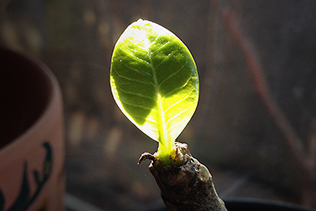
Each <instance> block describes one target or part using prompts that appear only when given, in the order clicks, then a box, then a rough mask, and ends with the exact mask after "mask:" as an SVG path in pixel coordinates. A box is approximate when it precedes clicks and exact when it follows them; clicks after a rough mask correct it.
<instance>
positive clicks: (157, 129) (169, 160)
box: [110, 19, 226, 211]
mask: <svg viewBox="0 0 316 211" xmlns="http://www.w3.org/2000/svg"><path fill="white" fill-rule="evenodd" d="M110 84H111V89H112V93H113V97H114V99H115V102H116V103H117V105H118V107H119V108H120V109H121V111H122V112H123V113H124V115H125V116H126V117H127V118H128V119H129V120H130V121H131V122H132V123H133V124H134V125H135V126H136V127H138V128H139V129H140V130H141V131H142V132H144V133H145V134H146V135H148V136H149V137H150V138H152V139H153V140H155V141H157V142H158V150H157V152H156V153H154V154H153V155H152V154H150V153H143V154H142V155H141V157H140V159H139V161H138V164H139V163H141V162H142V161H143V160H145V159H150V160H152V162H151V164H150V166H149V169H150V172H151V173H152V174H153V176H154V177H155V179H156V182H157V184H158V186H159V187H160V190H161V195H162V199H163V201H164V203H165V205H166V207H167V209H168V210H181V211H185V210H196V211H199V210H216V211H220V210H226V208H225V205H224V203H223V201H222V200H221V199H220V198H219V197H218V195H217V193H216V190H215V188H214V184H213V181H212V176H211V174H210V173H209V171H208V169H207V168H206V167H205V166H204V165H202V164H201V163H199V161H198V160H197V159H195V158H194V157H193V156H192V155H191V154H190V152H189V149H188V146H187V145H186V144H183V143H179V142H176V138H177V137H178V136H179V135H180V133H181V132H182V131H183V129H184V128H185V127H186V125H187V124H188V122H189V121H190V119H191V117H192V115H193V113H194V111H195V109H196V107H197V103H198V98H199V79H198V73H197V68H196V64H195V62H194V59H193V57H192V55H191V53H190V51H189V50H188V48H187V47H186V46H185V45H184V43H183V42H182V41H181V40H180V39H179V38H178V37H177V36H176V35H174V34H173V33H172V32H170V31H169V30H167V29H165V28H164V27H162V26H160V25H158V24H156V23H153V22H151V21H146V20H141V19H140V20H138V21H136V22H134V23H132V24H131V25H130V26H128V27H127V29H126V30H125V31H124V32H123V34H122V35H121V36H120V38H119V40H118V41H117V43H116V45H115V48H114V51H113V55H112V60H111V72H110Z"/></svg>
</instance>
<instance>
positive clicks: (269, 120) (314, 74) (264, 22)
mask: <svg viewBox="0 0 316 211" xmlns="http://www.w3.org/2000/svg"><path fill="white" fill-rule="evenodd" d="M315 11H316V1H313V0H310V1H308V0H302V1H296V0H289V1H286V2H285V1H282V0H277V1H275V0H268V1H267V0H255V1H245V0H231V1H220V0H217V1H216V0H211V1H207V0H200V1H194V0H172V1H170V0H128V1H126V0H115V1H114V0H28V1H25V0H2V1H1V3H0V44H1V45H2V46H6V47H9V48H11V49H15V50H17V51H23V52H27V53H30V54H33V55H35V56H36V57H38V58H39V59H41V60H42V61H43V62H44V63H45V64H46V65H47V66H48V67H49V68H50V69H51V70H52V71H53V72H54V74H55V75H56V77H57V79H58V80H59V83H60V86H61V89H62V92H63V96H64V107H65V128H66V147H67V148H66V165H65V168H66V172H67V188H66V191H67V193H68V194H70V195H72V196H75V197H77V198H78V199H80V200H83V201H86V202H88V203H90V204H93V205H95V206H97V207H100V208H101V209H103V210H153V209H155V208H159V207H162V206H163V203H162V200H161V199H160V192H159V189H158V187H157V185H156V183H155V181H154V178H153V177H152V176H151V174H150V172H149V170H148V169H147V165H148V162H144V163H142V165H141V166H137V165H136V163H137V160H138V158H139V156H140V154H141V153H143V152H145V151H148V152H151V153H154V152H155V151H156V149H157V143H156V142H154V141H152V140H151V139H150V138H148V137H147V136H145V135H144V134H142V132H140V131H139V130H138V129H137V128H136V127H134V126H133V125H132V124H131V123H130V122H129V121H128V120H127V118H125V117H124V116H123V115H122V113H121V112H120V111H119V110H118V107H117V106H116V105H115V103H114V100H113V98H112V95H111V92H110V86H109V68H110V61H111V53H112V50H113V48H114V45H115V43H116V41H117V39H118V37H119V36H120V34H121V33H122V32H123V31H124V29H125V28H126V27H127V26H128V25H129V24H130V23H132V22H134V21H136V20H137V19H139V18H142V19H148V20H151V21H154V22H156V23H158V24H160V25H162V26H164V27H166V28H168V29H169V30H171V31H172V32H174V33H175V34H176V35H177V36H178V37H179V38H180V39H181V40H182V41H183V42H184V43H185V44H186V45H187V46H188V48H189V49H190V51H191V53H192V54H193V57H194V58H195V60H196V63H197V66H198V72H199V76H200V101H199V105H198V108H197V111H196V113H195V115H194V117H193V118H192V120H191V122H190V123H189V125H188V126H187V127H186V129H185V130H184V132H183V133H182V134H181V135H180V137H179V138H178V141H179V142H185V143H188V144H189V147H190V151H191V153H192V154H193V156H194V157H196V158H197V159H199V161H200V162H201V163H204V164H205V165H207V166H208V168H209V170H210V171H211V173H212V175H213V179H214V182H215V186H216V188H217V190H218V192H219V195H220V196H221V197H222V198H224V199H226V198H231V197H233V198H235V197H251V198H259V199H273V200H281V201H286V202H291V203H297V204H304V205H306V206H314V207H315V206H316V205H315V203H314V205H313V204H312V203H311V200H309V199H308V198H310V197H314V198H315V195H314V196H311V194H313V192H314V194H315V193H316V191H315V190H314V191H313V188H312V189H311V188H309V190H307V189H308V188H307V189H306V187H308V186H310V184H312V185H314V188H316V185H315V179H313V176H314V177H315V178H316V173H315V160H316V156H315V154H316V150H315V140H316V138H315V137H316V136H315V133H316V130H315V128H316V127H315V125H316V124H315V117H316V12H315ZM225 14H226V16H227V17H229V18H228V20H227V21H226V25H225ZM230 24H233V25H234V26H235V27H236V28H237V29H238V30H239V31H240V32H241V34H242V37H243V39H244V40H246V41H247V43H249V44H250V45H251V48H250V49H252V50H251V51H249V52H248V53H251V54H252V55H253V57H254V58H255V59H256V61H257V62H258V65H259V66H260V68H261V71H262V74H263V75H264V77H265V79H266V82H267V85H268V90H270V93H271V96H272V98H273V99H274V100H275V103H276V104H277V106H278V107H279V108H280V110H281V111H282V114H284V116H285V117H286V120H287V122H288V123H290V125H291V126H292V127H293V128H292V132H294V133H296V134H297V136H298V137H299V139H297V141H298V142H300V144H301V145H302V148H303V150H302V152H303V153H302V154H303V155H304V156H306V157H308V158H310V159H305V160H304V159H303V163H302V161H300V159H297V157H295V156H294V155H293V149H292V148H291V147H289V146H288V144H287V143H288V142H287V141H286V140H287V138H286V137H284V135H283V133H282V129H281V130H280V125H278V123H275V121H274V119H275V117H273V115H271V112H270V111H269V110H268V109H266V106H265V103H264V99H262V97H260V95H259V94H258V91H257V89H256V82H255V81H254V80H253V78H252V77H251V68H250V69H249V61H248V63H247V61H246V60H245V55H244V53H243V51H242V50H241V48H242V45H243V44H238V42H236V36H237V35H236V33H235V32H229V30H230V26H231V25H230ZM237 39H238V38H237ZM0 59H1V58H0ZM249 70H250V71H249ZM0 71H1V70H0ZM281 127H282V126H281ZM294 151H295V150H294ZM306 160H308V161H310V163H308V162H305V161H306ZM304 162H305V164H306V163H308V165H306V166H309V168H310V170H311V171H310V172H309V174H308V175H309V176H306V172H304V170H302V169H301V168H300V166H302V165H303V166H304ZM306 184H307V185H306ZM310 189H311V190H310Z"/></svg>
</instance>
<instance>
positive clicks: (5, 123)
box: [0, 48, 65, 211]
mask: <svg viewBox="0 0 316 211" xmlns="http://www.w3.org/2000/svg"><path fill="white" fill-rule="evenodd" d="M0 99H1V101H0V102H1V103H0V117H1V118H0V211H4V210H5V211H7V210H8V211H11V210H12V211H13V210H51V211H56V210H63V209H64V207H63V194H64V186H65V184H64V181H65V179H64V170H63V169H64V132H63V109H62V97H61V92H60V89H59V86H58V83H57V81H56V79H55V77H54V76H53V74H52V73H51V72H50V71H49V69H48V68H47V67H46V66H45V65H44V64H43V63H41V62H40V61H38V60H36V59H34V58H31V57H30V56H26V55H24V54H20V53H17V52H14V51H11V50H8V49H5V48H0Z"/></svg>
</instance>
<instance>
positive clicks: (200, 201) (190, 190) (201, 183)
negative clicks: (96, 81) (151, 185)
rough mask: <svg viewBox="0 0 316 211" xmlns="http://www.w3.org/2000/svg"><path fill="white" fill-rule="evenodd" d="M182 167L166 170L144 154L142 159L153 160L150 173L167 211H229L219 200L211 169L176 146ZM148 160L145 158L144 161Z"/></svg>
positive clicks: (166, 167) (170, 167) (185, 146)
mask: <svg viewBox="0 0 316 211" xmlns="http://www.w3.org/2000/svg"><path fill="white" fill-rule="evenodd" d="M175 146H176V148H177V150H176V151H177V153H181V155H180V156H179V157H181V159H183V161H184V162H183V163H184V164H183V165H179V166H174V165H173V166H166V165H164V164H163V163H162V162H161V161H160V160H158V159H155V158H154V157H153V156H152V157H149V156H148V153H144V154H143V155H142V156H141V158H140V161H142V160H143V159H148V158H149V159H152V162H151V164H150V165H149V170H150V172H151V173H152V175H153V176H154V177H155V179H156V182H157V184H158V186H159V188H160V190H161V196H162V199H163V201H164V203H165V205H166V207H167V209H168V211H180V210H181V211H189V210H195V211H226V207H225V204H224V202H223V201H222V200H221V199H220V198H219V197H218V195H217V193H216V190H215V187H214V184H213V180H212V176H211V174H210V173H209V171H208V169H207V168H206V167H205V166H204V165H203V164H201V163H199V161H198V160H197V159H195V158H193V157H192V155H191V154H190V152H189V150H188V146H187V145H186V144H180V143H176V145H175ZM144 156H145V158H144Z"/></svg>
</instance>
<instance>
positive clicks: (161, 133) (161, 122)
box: [147, 38, 167, 145]
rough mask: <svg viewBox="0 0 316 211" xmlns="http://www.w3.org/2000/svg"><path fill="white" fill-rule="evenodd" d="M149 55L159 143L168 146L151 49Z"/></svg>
mask: <svg viewBox="0 0 316 211" xmlns="http://www.w3.org/2000/svg"><path fill="white" fill-rule="evenodd" d="M147 39H148V38H147ZM156 41H157V38H156V39H155V41H154V42H156ZM148 42H150V41H149V39H148ZM151 45H152V43H151ZM151 45H150V46H151ZM147 53H148V57H149V61H150V66H151V69H152V71H153V78H154V83H155V89H156V95H157V107H158V114H157V120H158V121H157V128H158V134H159V136H158V141H159V143H161V144H162V145H166V144H167V143H166V141H167V134H166V131H167V128H166V119H165V113H164V110H163V105H162V96H161V94H160V93H161V91H160V85H159V83H158V78H157V71H156V68H155V67H154V65H153V60H152V57H151V50H150V48H148V50H147Z"/></svg>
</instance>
